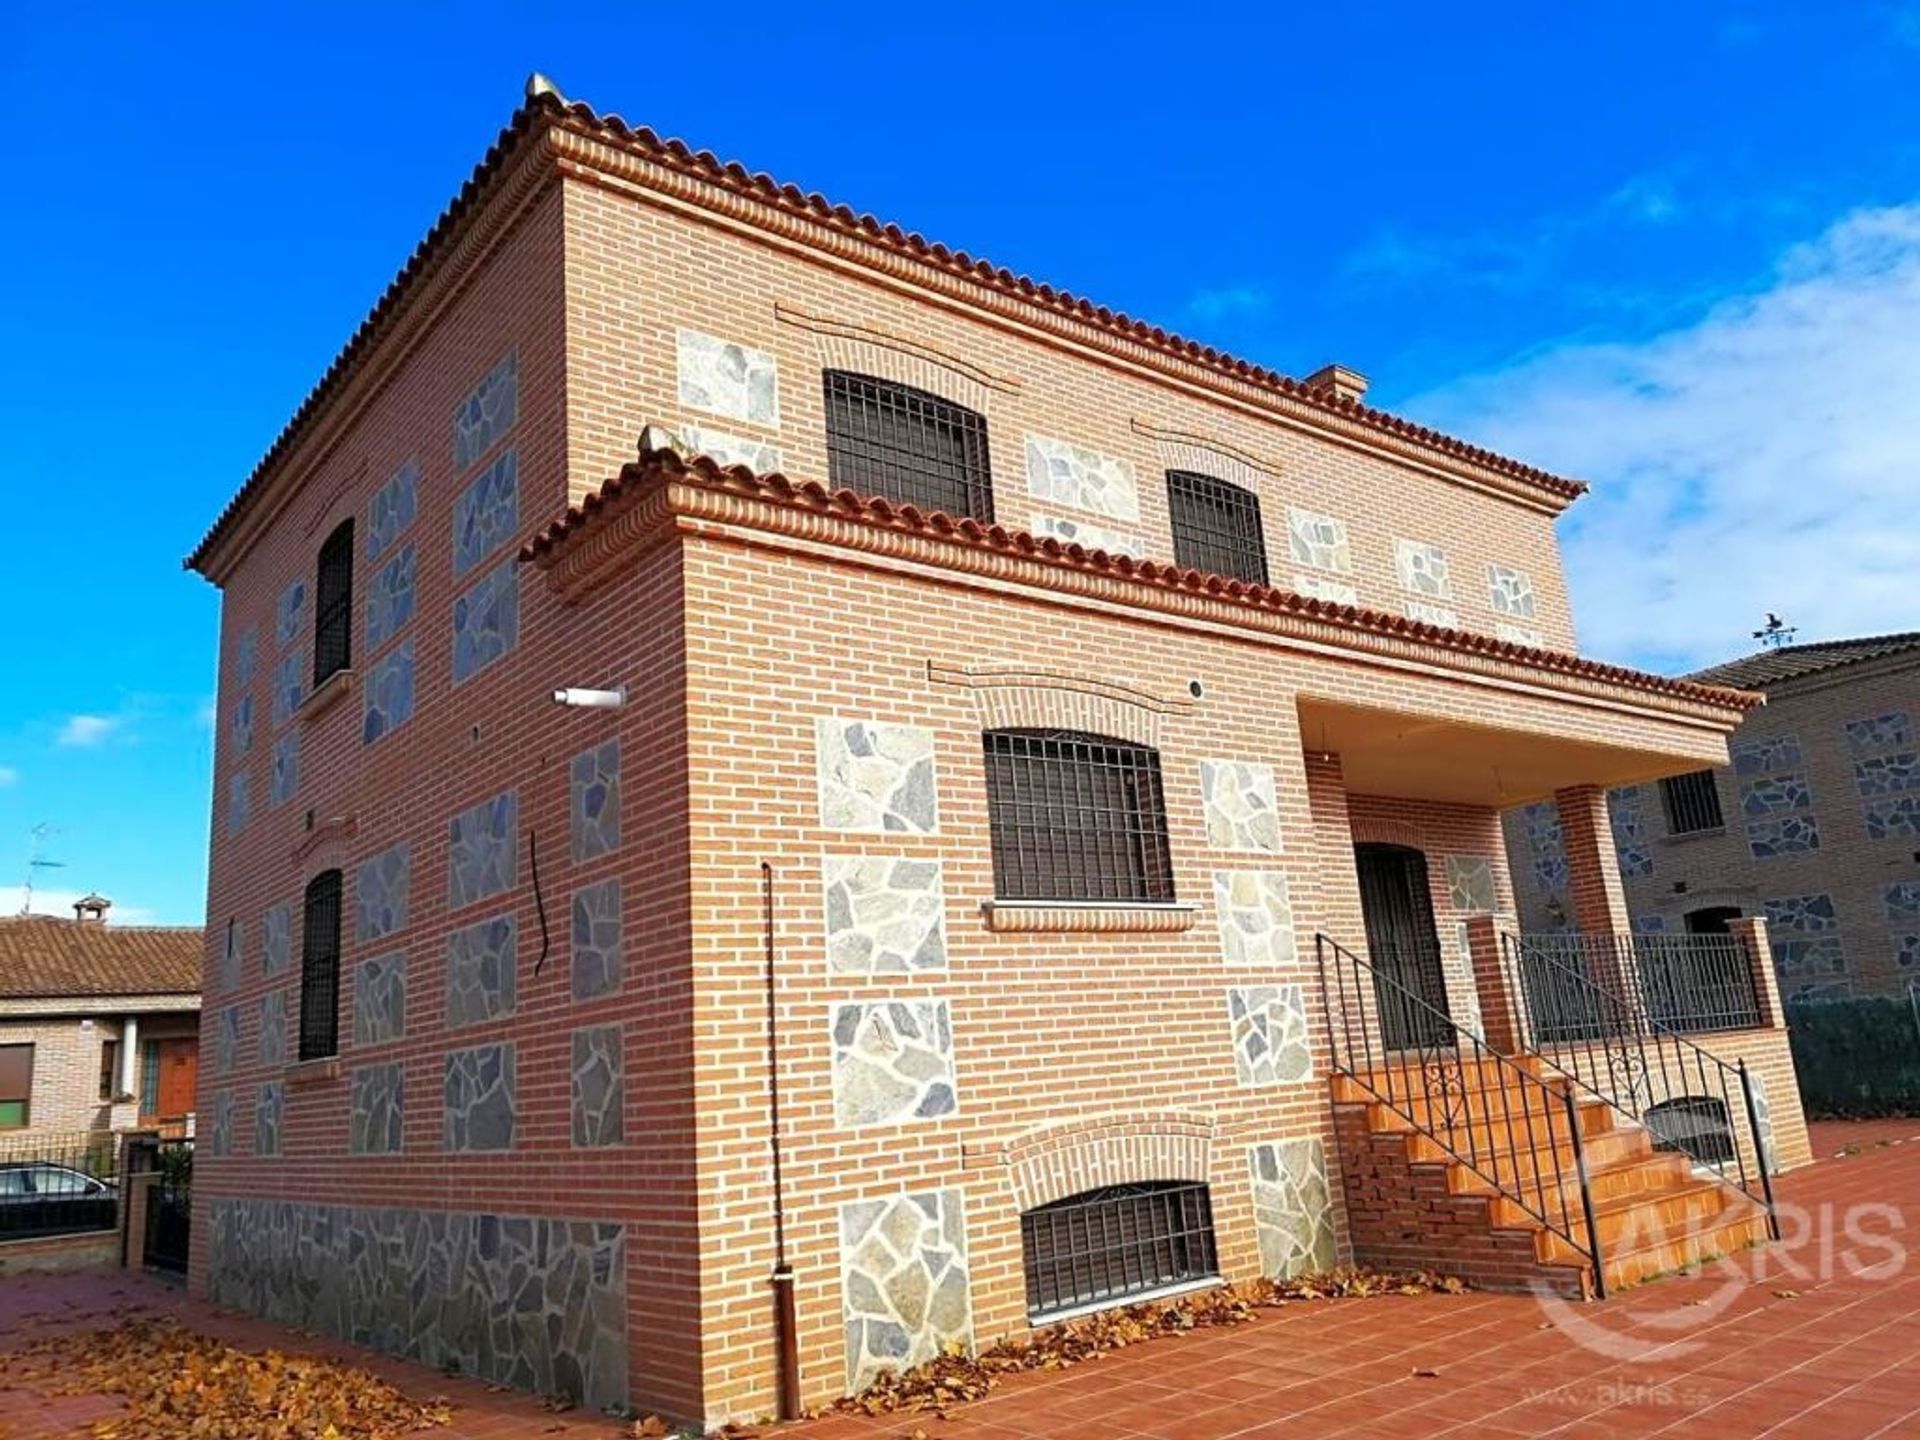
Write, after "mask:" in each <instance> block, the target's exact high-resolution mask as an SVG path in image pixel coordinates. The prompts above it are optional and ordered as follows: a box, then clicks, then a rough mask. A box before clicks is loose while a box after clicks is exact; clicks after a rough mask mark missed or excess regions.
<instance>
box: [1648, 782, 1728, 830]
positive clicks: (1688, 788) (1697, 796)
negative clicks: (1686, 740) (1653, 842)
mask: <svg viewBox="0 0 1920 1440" xmlns="http://www.w3.org/2000/svg"><path fill="white" fill-rule="evenodd" d="M1660 803H1661V804H1662V805H1663V806H1665V807H1666V811H1667V833H1668V834H1669V835H1697V834H1699V833H1700V832H1701V831H1703V830H1718V829H1720V828H1722V827H1723V826H1724V825H1725V824H1726V822H1725V821H1724V820H1723V819H1722V818H1721V815H1720V788H1719V786H1717V785H1716V784H1715V783H1714V779H1713V771H1711V770H1695V771H1694V772H1693V773H1692V774H1690V775H1674V776H1671V777H1670V778H1668V779H1665V780H1662V781H1661V782H1660Z"/></svg>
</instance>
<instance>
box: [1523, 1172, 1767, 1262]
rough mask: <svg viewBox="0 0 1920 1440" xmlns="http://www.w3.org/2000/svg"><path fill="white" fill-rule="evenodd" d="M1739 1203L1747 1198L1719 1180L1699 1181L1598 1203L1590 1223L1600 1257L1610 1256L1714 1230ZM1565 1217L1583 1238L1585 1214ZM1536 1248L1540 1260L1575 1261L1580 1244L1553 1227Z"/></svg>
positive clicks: (1576, 1233)
mask: <svg viewBox="0 0 1920 1440" xmlns="http://www.w3.org/2000/svg"><path fill="white" fill-rule="evenodd" d="M1577 1188H1578V1187H1576V1190H1577ZM1742 1203H1746V1202H1745V1197H1744V1196H1741V1195H1740V1194H1739V1193H1738V1192H1737V1191H1733V1190H1730V1189H1728V1188H1727V1187H1726V1186H1724V1185H1721V1184H1720V1183H1719V1182H1717V1181H1711V1180H1697V1181H1694V1182H1693V1183H1692V1184H1690V1185H1683V1186H1680V1187H1678V1188H1676V1189H1674V1190H1669V1191H1661V1192H1656V1193H1654V1194H1652V1195H1626V1196H1621V1197H1620V1198H1618V1199H1615V1200H1610V1201H1608V1202H1606V1203H1605V1204H1596V1205H1595V1206H1594V1207H1593V1223H1594V1227H1595V1228H1596V1229H1597V1230H1598V1231H1599V1232H1600V1250H1601V1253H1602V1254H1603V1255H1607V1256H1611V1255H1612V1253H1613V1252H1614V1251H1619V1252H1621V1253H1622V1254H1632V1253H1634V1252H1637V1251H1640V1250H1645V1249H1648V1248H1651V1247H1656V1246H1661V1245H1666V1244H1670V1243H1672V1242H1674V1241H1676V1240H1683V1239H1685V1238H1686V1237H1687V1236H1689V1235H1693V1234H1696V1233H1698V1232H1700V1231H1702V1230H1711V1229H1715V1228H1717V1227H1718V1226H1719V1225H1721V1224H1722V1223H1724V1217H1725V1216H1726V1215H1727V1214H1728V1212H1729V1211H1730V1210H1732V1209H1733V1208H1734V1207H1735V1206H1736V1205H1738V1204H1742ZM1568 1218H1570V1219H1571V1220H1572V1224H1571V1225H1569V1226H1568V1227H1567V1228H1569V1229H1570V1230H1571V1231H1572V1232H1573V1234H1574V1236H1575V1237H1576V1238H1578V1239H1581V1240H1584V1239H1585V1238H1586V1222H1585V1219H1584V1217H1583V1216H1581V1215H1579V1214H1578V1213H1575V1214H1573V1215H1572V1216H1570V1217H1568ZM1536 1223H1537V1222H1536ZM1537 1248H1538V1250H1539V1253H1540V1258H1541V1259H1542V1260H1573V1259H1577V1258H1578V1257H1579V1255H1580V1253H1581V1252H1580V1250H1579V1248H1578V1247H1576V1246H1574V1245H1571V1244H1569V1243H1568V1241H1567V1240H1566V1239H1565V1238H1564V1237H1563V1236H1560V1235H1556V1234H1554V1233H1553V1232H1552V1231H1551V1230H1543V1231H1541V1233H1540V1239H1539V1244H1538V1246H1537Z"/></svg>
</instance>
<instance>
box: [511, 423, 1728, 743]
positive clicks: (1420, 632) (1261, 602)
mask: <svg viewBox="0 0 1920 1440" xmlns="http://www.w3.org/2000/svg"><path fill="white" fill-rule="evenodd" d="M662 477H664V478H665V479H667V480H670V481H679V482H682V483H690V484H694V485H699V486H704V487H709V488H713V489H718V490H725V491H730V492H732V493H735V494H740V493H745V494H747V495H750V496H753V497H754V498H758V499H764V500H770V501H773V502H774V503H777V504H786V505H791V506H795V507H798V508H804V509H809V510H813V511H816V512H828V513H831V514H832V515H833V516H834V517H835V518H837V519H845V520H853V521H857V522H862V523H865V524H870V525H875V526H880V527H883V528H886V529H895V530H906V531H911V532H915V533H919V534H924V535H928V536H932V537H937V538H939V539H943V540H949V541H953V542H956V543H960V544H965V545H970V546H974V547H977V548H979V549H983V550H995V551H999V552H1002V553H1010V554H1014V555H1018V556H1024V557H1028V558H1032V559H1038V560H1043V561H1046V562H1049V563H1052V564H1055V565H1060V566H1064V567H1070V568H1073V569H1078V570H1083V571H1090V572H1093V573H1096V574H1101V575H1107V576H1111V577H1113V578H1115V579H1123V580H1132V581H1135V582H1139V583H1143V584H1148V585H1153V586H1156V587H1160V588H1163V589H1170V590H1184V591H1188V592H1191V593H1194V594H1200V595H1205V596H1207V597H1209V598H1211V599H1216V600H1225V601H1231V602H1237V603H1239V604H1243V605H1247V606H1249V607H1255V608H1260V609H1266V610H1278V611H1286V612H1289V613H1292V614H1297V615H1304V616H1310V617H1312V618H1314V619H1317V620H1321V621H1325V622H1328V623H1331V624H1335V625H1340V626H1343V627H1346V628H1348V629H1351V630H1355V631H1365V632H1368V633H1371V634H1375V635H1393V636H1404V637H1406V638H1408V639H1412V640H1419V641H1424V642H1426V643H1427V644H1430V645H1434V646H1437V647H1440V648H1442V649H1447V650H1453V651H1458V652H1470V653H1474V654H1479V655H1486V656H1490V657H1492V658H1496V659H1502V660H1509V661H1513V662H1515V663H1518V664H1521V665H1527V666H1531V667H1533V668H1535V669H1539V670H1544V671H1550V672H1553V673H1556V674H1562V675H1573V676H1578V677H1581V678H1583V679H1588V680H1595V681H1599V682H1602V683H1606V684H1613V685H1619V686H1621V687H1622V688H1624V689H1631V690H1639V691H1643V692H1646V693H1649V694H1656V695H1666V696H1671V697H1674V698H1676V699H1681V700H1689V701H1693V702H1696V703H1700V704H1707V705H1715V706H1721V707H1724V708H1726V709H1731V710H1748V709H1752V708H1753V707H1754V706H1756V705H1758V704H1759V703H1760V697H1759V696H1758V695H1751V694H1745V693H1743V692H1741V691H1740V690H1738V689H1735V688H1732V687H1729V686H1723V685H1708V684H1704V683H1700V682H1697V681H1693V680H1676V679H1671V678H1669V677H1666V676H1662V675H1652V674H1648V673H1647V672H1645V671H1640V670H1630V669H1628V668H1626V667H1625V666H1621V665H1609V664H1607V663H1605V662H1604V661H1600V660H1589V659H1586V658H1585V657H1583V656H1579V655H1568V654H1565V653H1563V652H1561V651H1557V650H1544V649H1539V648H1536V647H1534V646H1529V645H1518V644H1515V643H1513V642H1512V641H1508V640H1498V639H1495V638H1494V637H1492V636H1490V635H1479V634H1475V633H1473V632H1471V631H1467V630H1454V629H1446V628H1442V627H1440V626H1437V625H1429V624H1427V623H1426V622H1425V621H1420V620H1409V619H1407V618H1406V617H1404V616H1401V615H1396V614H1393V613H1391V612H1389V611H1385V610H1373V609H1369V608H1367V607H1365V606H1360V605H1342V604H1339V603H1337V602H1335V601H1330V600H1316V599H1313V598H1310V597H1308V596H1305V595H1300V594H1297V593H1295V592H1294V591H1291V590H1283V589H1279V588H1276V587H1274V586H1269V585H1256V584H1254V583H1252V582H1251V581H1246V580H1239V579H1234V578H1232V577H1230V576H1225V575H1216V574H1209V573H1207V572H1205V571H1200V570H1191V569H1186V568H1183V567H1181V566H1178V565H1169V564H1165V563H1163V562H1158V561H1153V560H1136V559H1134V558H1133V557H1131V556H1127V555H1111V554H1108V553H1107V552H1106V551H1105V550H1092V549H1089V548H1087V547H1086V546H1084V545H1079V544H1075V543H1070V542H1066V541H1061V540H1058V539H1055V538H1053V537H1051V536H1046V537H1041V536H1036V535H1033V534H1031V533H1030V532H1028V531H1025V530H1013V529H1009V528H1008V527H1006V526H1004V525H995V524H987V523H984V522H982V521H979V520H974V519H970V518H969V519H955V518H954V517H953V516H951V515H948V514H946V513H944V512H942V511H938V510H935V511H931V512H927V511H922V510H920V509H919V508H917V507H916V506H913V505H908V504H896V503H894V502H892V501H889V500H886V499H882V498H878V497H874V498H863V497H862V496H860V495H858V494H856V493H855V492H854V491H852V490H844V489H843V490H829V489H828V488H827V487H826V486H824V485H822V484H820V483H819V482H818V481H815V480H807V481H795V480H789V479H788V478H787V477H786V476H784V475H779V474H772V475H756V474H755V473H754V472H753V471H751V470H749V469H748V468H747V467H746V466H744V465H735V466H732V467H726V466H722V465H719V464H718V463H716V462H715V461H714V460H713V459H712V458H710V457H709V456H705V455H696V456H693V457H691V458H686V459H683V458H682V457H681V456H680V455H678V454H676V453H675V452H674V451H672V450H670V449H657V450H654V449H644V448H643V449H642V451H641V453H640V458H639V459H637V460H634V461H631V462H629V463H628V464H627V465H626V466H624V467H623V468H622V469H621V471H620V473H619V474H618V475H615V476H613V477H612V478H611V479H608V480H607V481H605V482H604V483H603V484H601V486H600V487H599V488H598V489H597V490H594V491H592V492H590V493H589V494H587V495H586V496H585V497H584V498H582V499H581V500H580V501H579V502H578V503H576V504H573V505H570V506H568V507H567V509H566V511H565V512H564V513H563V514H562V515H561V516H560V518H559V519H557V520H554V521H553V522H551V523H550V524H548V525H546V526H544V527H542V528H541V529H540V530H539V531H538V532H537V533H536V534H535V535H534V537H533V538H532V539H531V540H529V541H527V543H526V544H525V545H524V546H522V547H521V550H520V558H521V560H522V561H524V562H528V563H538V564H551V563H553V562H555V561H556V560H557V559H558V558H559V556H560V555H561V554H562V553H563V552H564V551H566V550H569V549H571V548H572V547H573V546H575V545H577V544H581V543H584V542H585V541H587V540H588V539H589V538H590V536H591V535H592V533H593V532H594V531H596V530H598V529H599V528H600V527H601V526H602V525H604V524H607V523H610V522H612V521H615V520H617V519H619V517H620V515H621V513H623V512H624V511H625V510H626V509H627V508H628V507H629V506H630V504H631V502H632V501H633V500H634V498H635V497H636V496H637V495H638V494H639V493H640V492H641V491H642V490H643V489H645V488H646V486H647V483H648V482H649V481H652V480H655V479H657V478H662Z"/></svg>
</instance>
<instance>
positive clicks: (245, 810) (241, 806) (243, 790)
mask: <svg viewBox="0 0 1920 1440" xmlns="http://www.w3.org/2000/svg"><path fill="white" fill-rule="evenodd" d="M252 823H253V789H252V787H251V786H250V785H249V783H248V781H247V775H246V772H245V771H244V770H242V771H238V772H236V773H235V774H233V775H232V776H230V777H229V778H228V780H227V833H228V834H229V835H238V834H239V833H240V832H241V831H242V830H244V829H246V828H247V826H248V825H250V824H252Z"/></svg>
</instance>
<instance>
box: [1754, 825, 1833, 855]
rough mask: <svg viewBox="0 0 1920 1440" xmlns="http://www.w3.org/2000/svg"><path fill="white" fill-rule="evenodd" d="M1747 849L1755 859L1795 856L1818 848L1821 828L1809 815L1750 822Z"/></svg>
mask: <svg viewBox="0 0 1920 1440" xmlns="http://www.w3.org/2000/svg"><path fill="white" fill-rule="evenodd" d="M1747 848H1748V849H1750V850H1751V851H1752V852H1753V857H1754V859H1756V860H1768V859H1771V858H1773V857H1774V856H1776V855H1794V854H1800V853H1804V852H1805V851H1808V850H1818V849H1819V848H1820V825H1819V822H1818V821H1817V820H1816V819H1815V818H1814V817H1813V816H1812V815H1811V814H1799V815H1784V816H1781V817H1780V818H1779V819H1777V820H1749V821H1748V822H1747Z"/></svg>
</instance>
